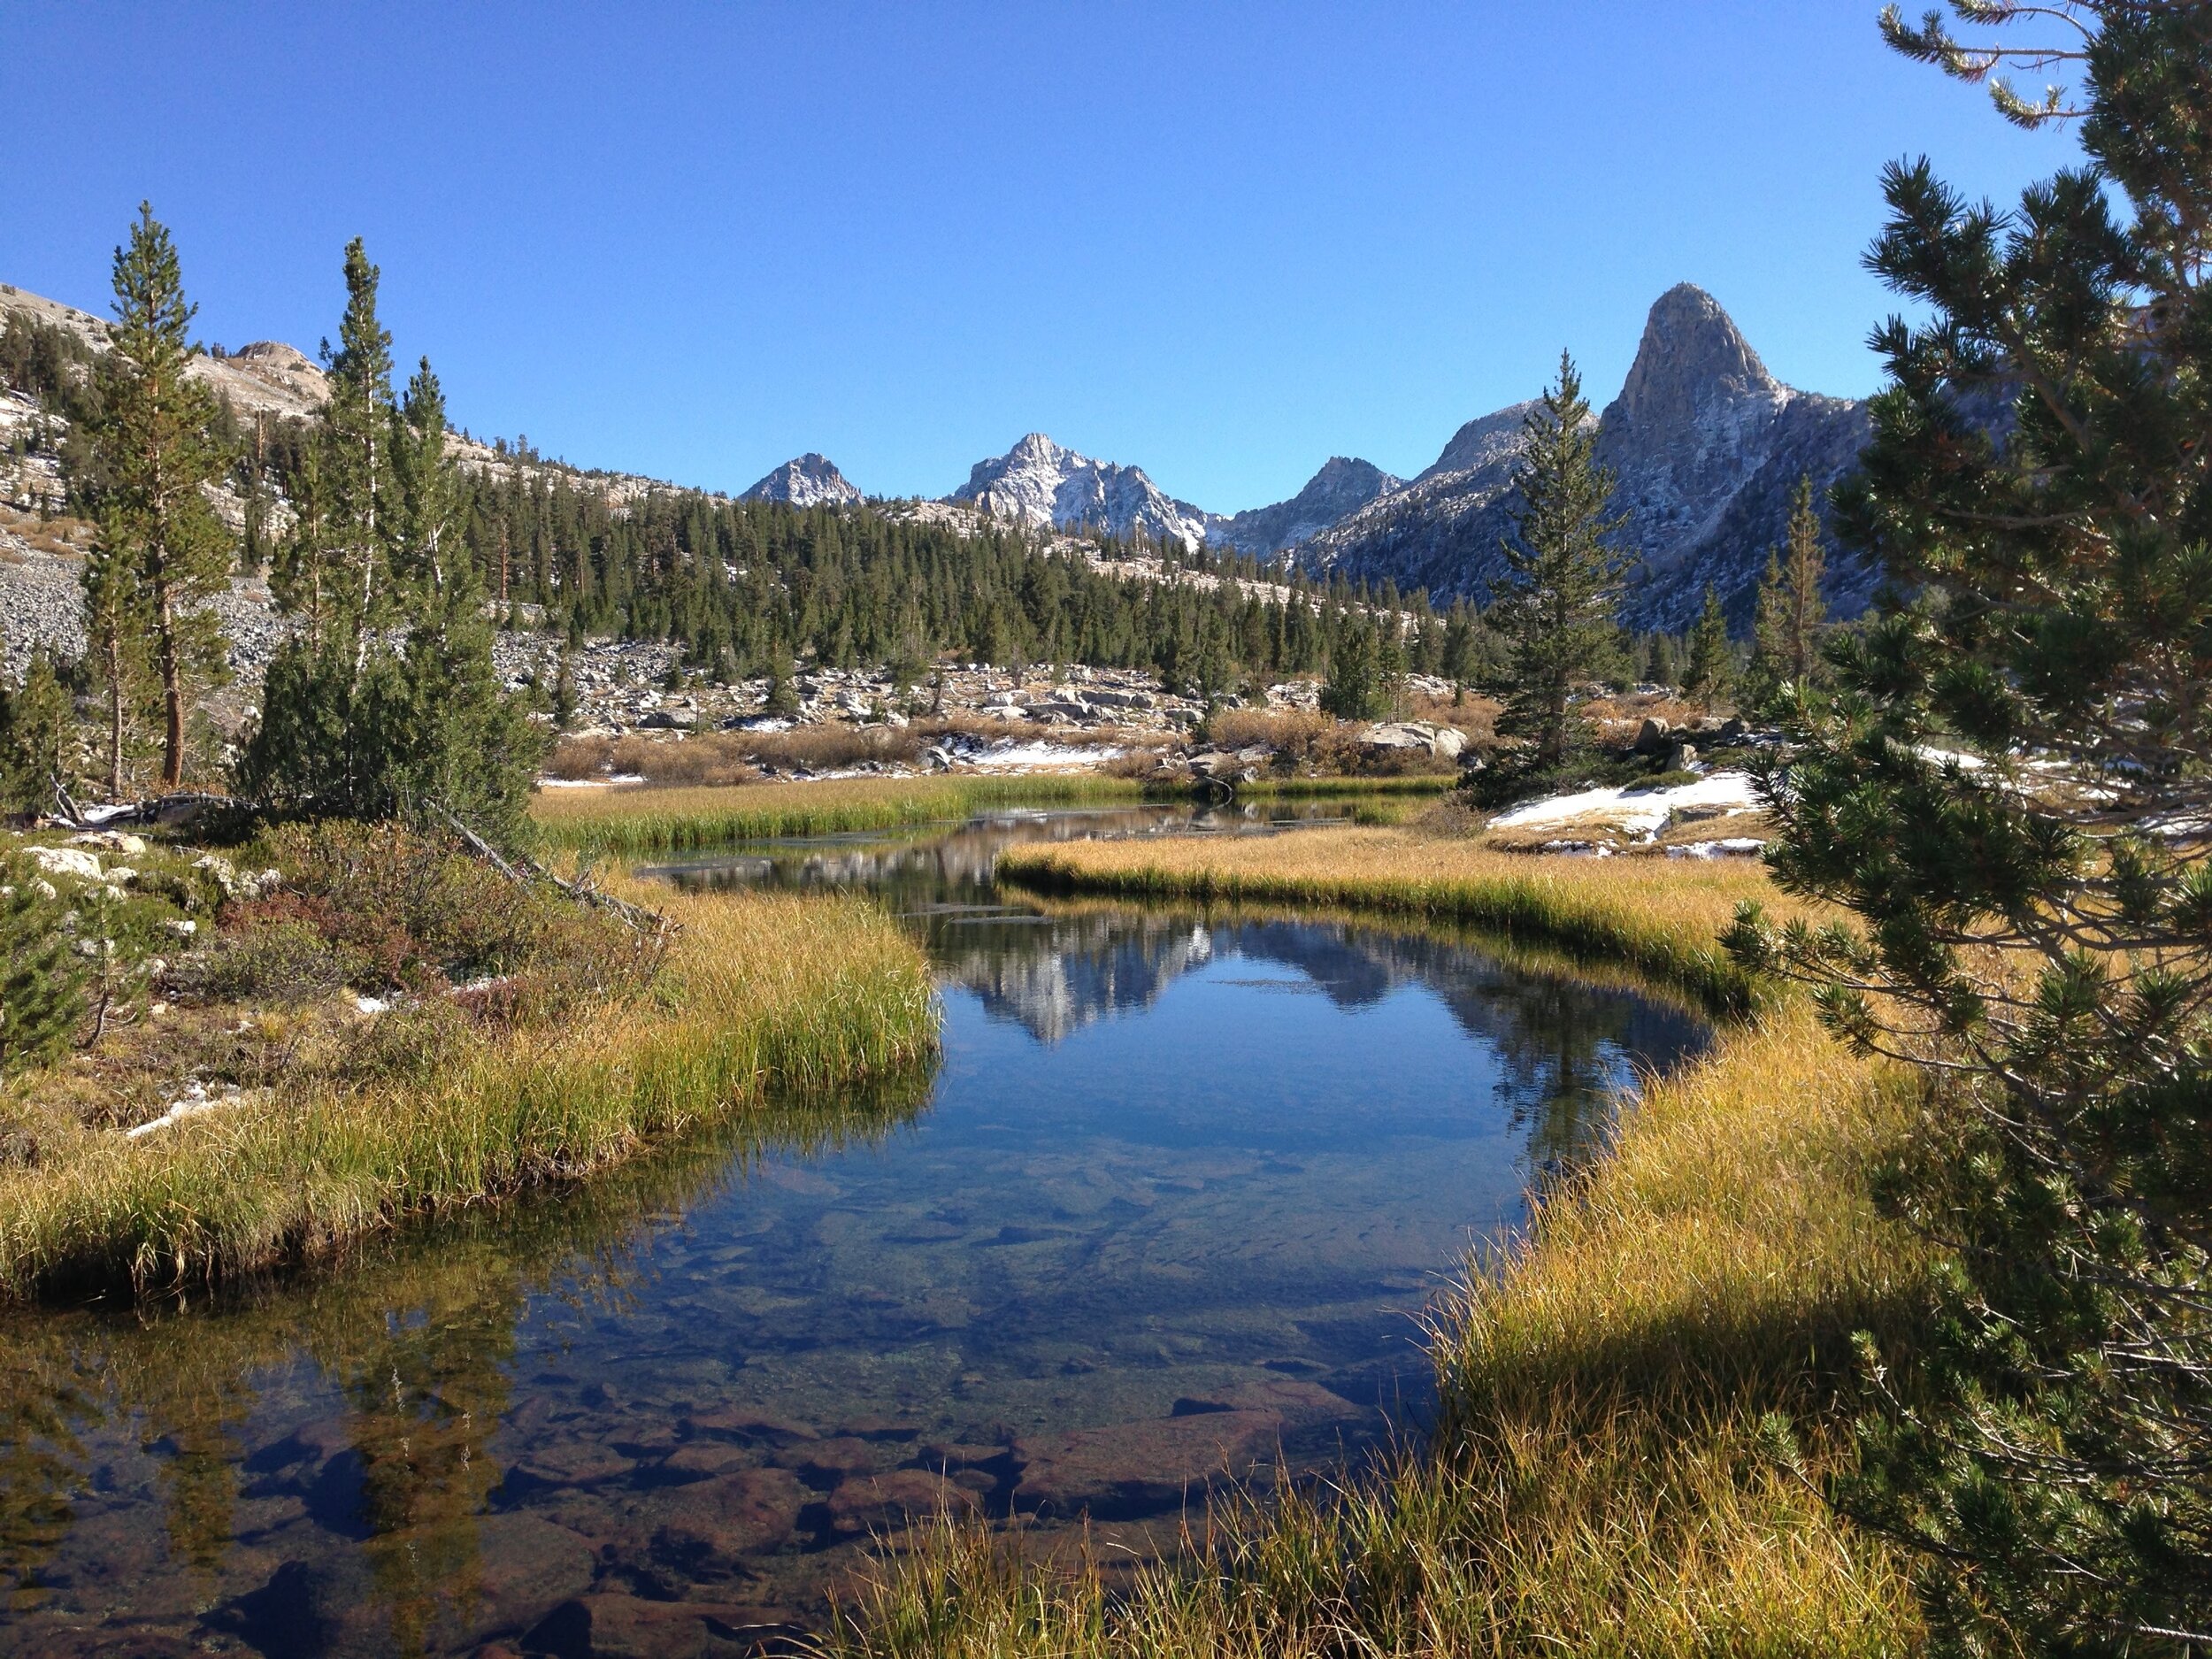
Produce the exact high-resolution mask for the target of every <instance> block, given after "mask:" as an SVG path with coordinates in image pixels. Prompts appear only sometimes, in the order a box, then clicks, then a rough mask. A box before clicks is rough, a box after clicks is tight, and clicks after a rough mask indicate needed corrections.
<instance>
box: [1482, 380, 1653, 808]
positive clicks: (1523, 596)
mask: <svg viewBox="0 0 2212 1659" xmlns="http://www.w3.org/2000/svg"><path fill="white" fill-rule="evenodd" d="M1523 430H1524V434H1525V446H1526V447H1525V452H1524V454H1523V457H1522V461H1521V466H1520V471H1519V473H1518V475H1517V480H1516V482H1517V485H1518V487H1519V488H1520V492H1521V497H1522V502H1523V505H1522V508H1521V511H1520V517H1519V519H1518V522H1517V525H1516V526H1515V528H1516V534H1515V535H1514V536H1513V537H1512V539H1510V540H1509V541H1506V542H1505V543H1504V554H1505V562H1506V567H1507V571H1508V574H1507V576H1506V578H1505V580H1504V582H1503V584H1502V593H1501V594H1500V596H1499V598H1498V601H1497V603H1495V604H1494V606H1492V608H1491V611H1490V617H1489V620H1490V623H1491V626H1494V627H1495V628H1496V629H1497V630H1498V631H1499V632H1500V633H1501V634H1503V635H1504V636H1505V641H1506V645H1507V649H1508V651H1509V654H1510V657H1511V662H1512V670H1511V672H1512V677H1513V685H1512V689H1511V691H1510V692H1509V695H1508V696H1507V699H1506V706H1505V713H1504V716H1503V718H1501V720H1500V721H1499V723H1498V729H1499V730H1500V731H1501V732H1502V733H1506V734H1508V735H1510V736H1514V737H1517V738H1520V739H1521V740H1523V741H1524V743H1525V745H1526V748H1525V750H1524V755H1525V759H1524V762H1523V768H1522V769H1523V770H1525V772H1528V773H1530V774H1532V775H1542V774H1546V773H1549V772H1554V771H1555V770H1556V769H1557V768H1558V767H1559V766H1560V765H1561V764H1563V762H1565V761H1566V760H1567V758H1568V757H1569V756H1570V755H1571V754H1572V753H1573V752H1574V751H1575V750H1576V749H1579V748H1581V747H1582V746H1583V745H1584V744H1585V743H1586V741H1587V731H1586V722H1585V721H1583V720H1581V719H1579V718H1577V717H1576V714H1575V712H1574V698H1575V696H1576V694H1577V693H1578V692H1579V691H1580V690H1581V688H1582V687H1583V686H1584V685H1585V684H1586V682H1588V681H1590V680H1594V679H1597V678H1599V677H1601V676H1602V675H1604V674H1606V673H1608V672H1611V671H1613V670H1614V669H1615V668H1616V667H1617V664H1618V662H1619V658H1620V624H1619V619H1618V617H1617V607H1618V603H1619V599H1620V595H1621V589H1622V585H1623V578H1624V576H1625V575H1626V573H1627V572H1628V570H1629V569H1630V567H1631V566H1632V565H1634V564H1635V563H1636V557H1637V556H1636V555H1634V554H1632V553H1624V552H1623V551H1621V550H1620V549H1617V548H1614V547H1612V546H1610V545H1609V543H1608V541H1607V538H1608V537H1609V536H1610V535H1611V534H1613V533H1614V532H1615V531H1616V530H1617V529H1618V528H1619V527H1620V526H1621V525H1622V524H1623V523H1624V521H1625V520H1624V517H1621V516H1612V517H1609V516H1608V513H1607V508H1608V504H1609V502H1610V500H1611V497H1612V494H1613V479H1612V474H1611V473H1610V472H1607V471H1606V470H1605V469H1604V468H1603V467H1601V466H1600V465H1598V464H1597V425H1596V422H1595V421H1594V420H1593V419H1591V417H1590V405H1589V403H1588V402H1587V401H1586V399H1585V398H1584V397H1583V396H1582V377H1581V375H1580V374H1579V373H1577V372H1576V369H1575V365H1574V360H1573V359H1572V358H1571V357H1568V356H1567V355H1566V354H1565V353H1564V352H1562V353H1561V354H1560V357H1559V382H1558V384H1557V385H1556V386H1554V387H1551V388H1548V389H1547V390H1546V391H1545V393H1544V395H1543V397H1542V399H1541V401H1540V402H1539V403H1538V404H1537V406H1536V407H1535V408H1534V409H1533V410H1532V411H1530V413H1529V416H1528V419H1527V421H1526V423H1525V426H1524V429H1523Z"/></svg>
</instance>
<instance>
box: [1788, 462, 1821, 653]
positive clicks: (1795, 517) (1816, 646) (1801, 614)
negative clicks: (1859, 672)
mask: <svg viewBox="0 0 2212 1659" xmlns="http://www.w3.org/2000/svg"><path fill="white" fill-rule="evenodd" d="M1783 549H1784V550H1783V555H1782V580H1783V584H1784V593H1785V595H1786V609H1785V610H1784V611H1783V613H1782V641H1781V643H1782V647H1783V650H1782V663H1783V665H1784V667H1785V668H1786V670H1787V672H1788V674H1789V678H1790V680H1791V681H1792V682H1793V683H1794V684H1797V685H1811V684H1813V683H1815V682H1816V680H1817V679H1818V677H1819V668H1820V631H1821V625H1822V624H1823V623H1824V622H1825V621H1826V620H1827V619H1828V602H1827V601H1826V600H1824V598H1822V597H1821V594H1820V581H1821V577H1822V574H1823V572H1824V571H1825V570H1826V568H1827V564H1828V556H1827V554H1826V552H1825V551H1824V549H1823V548H1822V546H1821V530H1820V514H1819V513H1818V512H1816V511H1814V508H1813V480H1812V479H1811V478H1810V477H1809V476H1801V477H1800V478H1799V479H1798V480H1797V493H1796V494H1795V495H1793V496H1792V497H1791V500H1790V522H1789V529H1788V531H1787V532H1786V534H1785V536H1784V539H1783Z"/></svg>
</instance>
